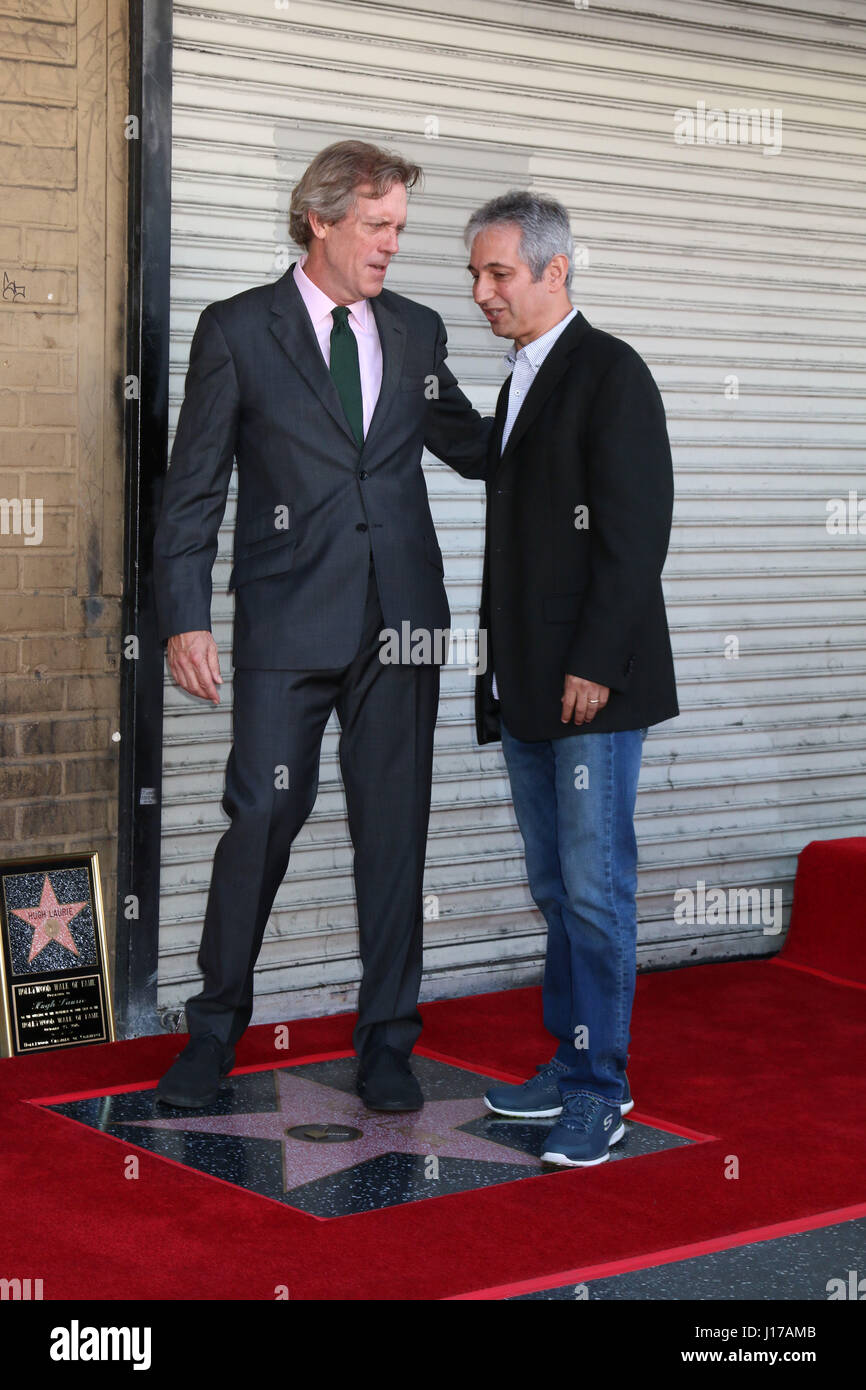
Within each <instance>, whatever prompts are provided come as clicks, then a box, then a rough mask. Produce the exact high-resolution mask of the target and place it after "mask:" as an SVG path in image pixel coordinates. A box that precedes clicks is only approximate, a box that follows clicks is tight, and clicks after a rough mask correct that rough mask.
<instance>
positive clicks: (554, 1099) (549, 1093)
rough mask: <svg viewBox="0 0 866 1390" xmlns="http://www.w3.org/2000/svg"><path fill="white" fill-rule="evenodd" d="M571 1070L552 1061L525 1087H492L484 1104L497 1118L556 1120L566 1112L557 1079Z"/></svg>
mask: <svg viewBox="0 0 866 1390" xmlns="http://www.w3.org/2000/svg"><path fill="white" fill-rule="evenodd" d="M567 1070H568V1068H567V1067H565V1066H563V1064H562V1062H558V1061H557V1060H556V1058H555V1057H551V1059H550V1061H549V1062H547V1063H546V1064H545V1065H544V1066H541V1067H539V1068H538V1069H537V1072H536V1075H535V1076H531V1077H530V1078H529V1080H528V1081H524V1082H523V1084H522V1085H521V1086H508V1085H506V1084H505V1083H504V1082H503V1083H502V1085H499V1086H491V1087H490V1090H489V1091H487V1092H486V1093H485V1096H484V1104H485V1105H486V1106H487V1109H488V1110H493V1111H495V1112H496V1114H497V1115H511V1116H513V1117H514V1119H517V1120H544V1119H551V1120H552V1119H555V1117H556V1116H557V1115H559V1114H560V1113H561V1111H562V1096H561V1095H560V1094H559V1086H558V1085H557V1080H556V1079H557V1077H558V1076H561V1075H562V1074H563V1072H566V1071H567Z"/></svg>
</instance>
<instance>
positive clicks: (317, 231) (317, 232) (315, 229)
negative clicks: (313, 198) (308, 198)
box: [307, 209, 327, 241]
mask: <svg viewBox="0 0 866 1390" xmlns="http://www.w3.org/2000/svg"><path fill="white" fill-rule="evenodd" d="M307 225H308V226H309V228H310V231H311V232H312V233H313V236H314V237H316V238H317V239H318V240H319V241H324V239H325V235H326V233H325V228H326V226H327V223H326V222H323V221H322V219H321V217H320V216H319V214H318V213H317V212H313V211H312V209H310V210H309V211H308V212H307Z"/></svg>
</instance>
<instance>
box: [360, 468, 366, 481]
mask: <svg viewBox="0 0 866 1390" xmlns="http://www.w3.org/2000/svg"><path fill="white" fill-rule="evenodd" d="M367 476H368V475H367V474H366V473H365V472H364V470H363V468H362V469H361V471H360V473H359V474H358V477H359V478H360V479H361V482H362V483H363V482H366V480H367Z"/></svg>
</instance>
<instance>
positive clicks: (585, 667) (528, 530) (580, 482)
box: [476, 313, 679, 743]
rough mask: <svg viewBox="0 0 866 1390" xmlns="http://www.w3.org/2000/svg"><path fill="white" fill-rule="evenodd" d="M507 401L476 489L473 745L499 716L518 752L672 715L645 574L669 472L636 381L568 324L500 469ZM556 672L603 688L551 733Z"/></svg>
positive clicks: (597, 337) (670, 685) (661, 429)
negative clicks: (480, 525) (478, 644)
mask: <svg viewBox="0 0 866 1390" xmlns="http://www.w3.org/2000/svg"><path fill="white" fill-rule="evenodd" d="M509 380H510V378H509ZM507 388H508V382H507V381H506V383H505V384H504V385H503V388H502V391H501V393H500V397H499V403H498V406H497V411H496V422H495V426H494V429H493V433H492V435H491V439H490V463H489V468H488V476H487V479H486V484H487V534H486V545H485V556H484V580H483V586H482V598H481V617H480V626H481V627H482V628H486V630H487V634H488V661H487V670H486V672H484V673H483V674H481V675H479V676H478V678H477V683H476V727H477V733H478V739H479V742H481V743H490V742H492V741H493V740H495V739H498V738H499V737H500V736H501V734H500V724H499V715H500V712H501V715H502V718H503V719H504V721H505V724H506V726H507V727H508V730H509V732H510V733H512V734H514V736H515V737H516V738H519V739H524V740H526V741H528V742H532V741H536V740H542V739H554V738H563V737H564V736H565V735H567V734H580V733H590V732H592V731H595V732H603V731H606V732H612V731H615V730H625V729H642V728H645V727H647V726H648V725H650V724H657V723H659V722H660V721H661V720H663V719H671V718H673V716H674V715H676V714H678V713H679V709H678V706H677V696H676V686H675V681H674V669H673V658H672V656H671V644H670V637H669V634H668V625H667V619H666V616H665V605H664V599H663V597H662V587H661V578H660V576H661V572H662V566H663V564H664V561H665V555H666V553H667V548H668V541H669V537H670V527H671V513H672V509H673V472H672V467H671V454H670V446H669V444H668V436H667V427H666V424H665V413H664V407H663V405H662V401H661V396H660V395H659V392H658V388H657V387H656V384H655V382H654V381H653V378H652V376H651V375H650V372H649V369H648V368H647V366H646V364H645V362H644V361H643V359H642V358H641V357H640V356H639V355H638V354H637V353H636V352H635V351H634V349H633V348H632V347H630V346H629V345H628V344H627V343H625V342H623V341H622V340H621V339H619V338H614V337H612V336H611V335H610V334H608V333H602V332H601V331H600V330H599V329H596V328H592V327H591V326H590V324H589V323H588V322H587V321H586V319H585V318H584V317H583V315H582V314H580V313H579V314H578V315H577V317H576V318H574V319H573V320H572V321H571V323H570V324H569V325H568V327H567V328H566V329H565V330H564V331H563V333H562V334H561V336H560V337H559V338H558V339H557V341H556V342H555V343H554V345H553V347H552V348H551V350H550V352H549V353H548V355H547V357H546V358H545V360H544V362H543V363H542V365H541V367H540V369H539V371H538V374H537V376H536V378H535V380H534V381H533V383H532V386H531V387H530V389H529V392H528V393H527V396H526V399H525V401H524V403H523V406H522V407H521V410H520V413H519V415H518V416H517V419H516V421H515V423H514V427H513V429H512V432H511V434H510V435H509V437H508V443H507V445H506V447H505V450H504V452H503V453H502V457H501V458H500V456H499V450H500V443H501V439H502V430H503V426H504V423H505V413H506V406H507V394H508V393H507ZM580 508H586V509H587V513H588V514H585V513H582V512H580V511H579V510H578V509H580ZM584 523H585V524H584ZM494 672H495V674H496V684H497V688H498V691H499V700H494V699H493V693H492V675H493V673H494ZM566 674H569V675H572V676H581V677H583V678H584V679H585V680H592V681H597V682H598V683H599V684H600V685H606V686H609V687H610V692H611V693H610V698H609V701H608V704H607V706H606V708H605V709H604V710H602V711H601V712H600V713H599V714H597V715H596V717H595V718H594V719H593V720H592V722H591V723H590V724H582V725H576V724H574V723H571V724H563V723H562V721H561V718H560V715H561V707H560V701H561V698H562V686H563V680H564V677H565V675H566Z"/></svg>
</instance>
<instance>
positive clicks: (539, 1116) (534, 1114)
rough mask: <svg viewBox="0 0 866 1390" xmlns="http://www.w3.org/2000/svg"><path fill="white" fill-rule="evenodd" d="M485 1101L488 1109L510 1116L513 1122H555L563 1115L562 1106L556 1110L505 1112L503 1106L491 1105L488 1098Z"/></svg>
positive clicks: (495, 1113)
mask: <svg viewBox="0 0 866 1390" xmlns="http://www.w3.org/2000/svg"><path fill="white" fill-rule="evenodd" d="M483 1099H484V1104H485V1105H486V1106H487V1109H488V1110H492V1111H493V1113H494V1115H508V1116H509V1118H510V1119H512V1120H548V1119H550V1120H553V1119H555V1118H556V1116H557V1115H561V1114H562V1106H561V1105H558V1106H557V1107H556V1108H555V1109H554V1110H504V1109H503V1107H502V1106H501V1105H491V1104H490V1101H489V1100H488V1099H487V1097H486V1096H484V1098H483Z"/></svg>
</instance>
